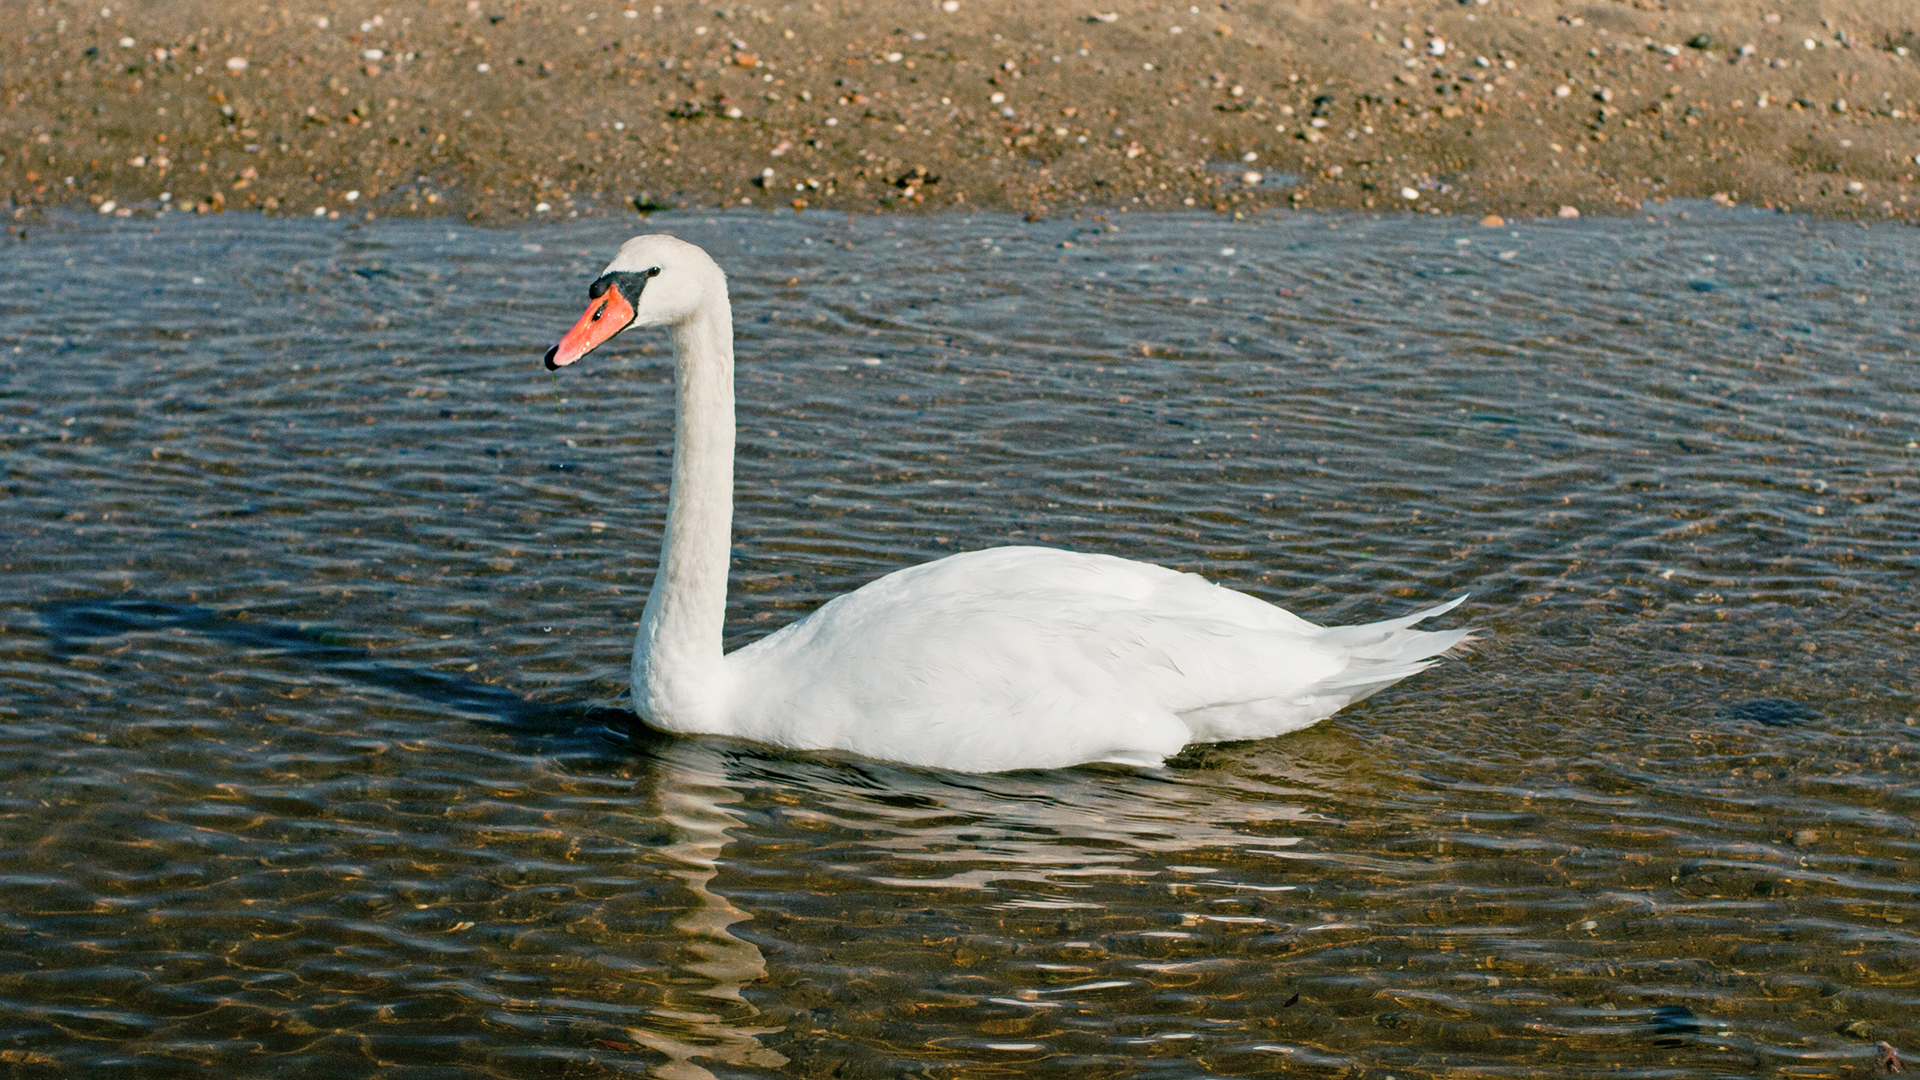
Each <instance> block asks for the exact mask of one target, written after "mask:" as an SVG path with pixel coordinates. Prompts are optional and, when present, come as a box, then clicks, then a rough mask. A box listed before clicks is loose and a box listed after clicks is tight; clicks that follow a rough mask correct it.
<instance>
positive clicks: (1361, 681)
mask: <svg viewBox="0 0 1920 1080" xmlns="http://www.w3.org/2000/svg"><path fill="white" fill-rule="evenodd" d="M1356 629H1358V628H1356ZM1472 640H1473V631H1472V630H1401V631H1399V632H1397V633H1395V634H1393V635H1392V636H1390V637H1388V638H1386V639H1384V640H1381V641H1378V642H1375V643H1373V644H1370V645H1365V646H1361V647H1358V648H1355V649H1354V650H1353V652H1352V654H1351V659H1350V660H1349V662H1348V663H1347V666H1346V667H1345V668H1344V669H1342V670H1341V672H1340V674H1338V675H1336V676H1334V677H1333V678H1331V679H1328V680H1326V681H1325V682H1322V683H1321V684H1320V685H1319V686H1318V687H1316V689H1319V690H1321V691H1322V692H1327V691H1338V692H1340V693H1341V694H1342V696H1344V697H1346V700H1345V701H1344V702H1342V703H1341V705H1342V707H1344V706H1346V705H1351V704H1353V703H1354V702H1356V701H1359V700H1361V699H1362V698H1367V697H1371V696H1373V695H1374V694H1377V693H1379V692H1380V691H1382V690H1385V689H1386V688H1387V687H1389V686H1392V685H1393V684H1394V683H1397V682H1399V681H1400V680H1401V679H1404V678H1406V677H1407V676H1409V675H1413V674H1416V673H1418V672H1422V671H1425V670H1427V669H1428V668H1430V667H1432V666H1433V665H1435V664H1437V663H1439V662H1440V658H1441V657H1442V656H1444V655H1445V654H1446V653H1447V652H1448V651H1449V650H1451V649H1453V648H1455V647H1457V646H1459V645H1462V644H1464V643H1466V642H1469V641H1472Z"/></svg>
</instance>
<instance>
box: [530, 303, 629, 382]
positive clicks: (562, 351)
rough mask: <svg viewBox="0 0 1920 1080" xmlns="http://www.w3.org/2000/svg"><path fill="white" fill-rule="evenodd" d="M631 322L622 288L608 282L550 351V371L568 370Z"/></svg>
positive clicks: (548, 353)
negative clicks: (557, 369)
mask: <svg viewBox="0 0 1920 1080" xmlns="http://www.w3.org/2000/svg"><path fill="white" fill-rule="evenodd" d="M632 322H633V305H632V304H630V303H628V302H627V298H626V297H624V296H622V295H620V286H619V285H617V284H613V283H609V284H608V285H607V291H606V292H604V293H601V294H600V295H599V296H598V297H597V298H595V299H594V300H593V302H592V303H590V304H588V305H587V311H586V314H584V315H582V316H580V321H579V322H577V323H574V324H573V329H571V330H569V331H567V332H566V335H565V336H563V337H562V338H561V339H560V344H558V345H555V346H554V347H553V348H551V349H548V350H547V370H548V371H552V370H554V369H555V368H563V367H566V366H567V365H568V364H571V363H573V362H574V361H575V360H578V359H580V358H581V357H583V356H585V355H587V354H588V353H590V352H592V351H593V350H595V349H597V348H599V347H600V346H601V345H603V344H605V343H606V341H607V339H609V338H611V337H613V335H615V334H617V333H619V332H620V331H622V330H625V329H626V328H627V326H628V325H629V324H631V323H632Z"/></svg>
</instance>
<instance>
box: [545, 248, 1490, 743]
mask: <svg viewBox="0 0 1920 1080" xmlns="http://www.w3.org/2000/svg"><path fill="white" fill-rule="evenodd" d="M591 295H592V297H593V303H592V304H591V305H590V306H589V307H588V310H587V313H586V314H585V315H583V316H582V317H581V319H580V322H579V323H578V324H576V325H575V327H574V328H573V330H571V331H569V332H568V334H567V336H566V337H565V338H563V339H562V340H561V342H560V344H559V345H558V346H556V347H555V349H554V351H553V352H550V353H548V356H547V363H548V365H549V366H552V367H559V366H561V365H564V364H569V363H572V362H573V361H574V360H577V359H579V358H580V357H581V356H583V355H585V354H586V353H587V352H589V351H591V350H592V349H593V348H595V347H597V346H598V345H599V344H601V343H602V342H604V341H606V340H607V339H609V338H611V337H612V336H613V335H614V334H616V333H618V332H619V331H621V330H623V329H625V328H626V327H627V326H628V325H642V326H661V325H664V326H669V327H672V329H673V331H674V345H675V350H674V351H675V358H676V376H677V377H676V387H677V394H678V406H679V411H678V419H677V423H676V429H675V442H674V464H673V486H672V489H671V490H670V492H669V494H668V499H667V501H668V508H667V524H666V534H665V536H664V538H663V539H662V542H661V552H660V565H659V570H658V572H657V575H656V577H655V579H654V587H653V591H652V593H651V594H650V595H649V596H648V598H647V606H646V611H645V613H644V615H643V616H642V617H641V622H640V633H639V637H638V640H637V641H636V643H635V646H634V654H633V698H634V707H635V709H636V710H637V711H638V712H639V714H640V715H641V717H642V718H643V719H645V720H646V721H647V723H649V724H651V725H652V726H654V727H657V728H660V729H663V730H666V731H672V732H681V733H687V734H716V735H731V736H735V737H738V738H744V739H752V740H755V741H758V742H764V743H770V744H773V745H776V746H784V747H790V748H794V749H799V750H844V751H851V752H853V753H856V754H861V755H864V756H867V757H874V758H883V759H886V760H891V761H901V762H906V763H909V764H914V765H926V766H935V767H940V768H948V769H957V770H962V771H968V772H992V771H999V770H1004V769H1023V768H1052V767H1057V766H1064V765H1076V764H1080V763H1082V762H1088V761H1116V762H1126V763H1130V764H1137V765H1158V764H1159V763H1160V762H1161V761H1162V760H1164V759H1165V758H1166V757H1167V756H1168V755H1170V754H1172V753H1174V752H1175V751H1178V750H1179V749H1180V748H1181V747H1183V746H1185V745H1186V744H1188V743H1190V742H1218V741H1225V740H1233V739H1258V738H1266V737H1269V736H1273V735H1279V734H1283V733H1285V732H1289V731H1296V730H1298V729H1300V728H1303V727H1306V726H1308V725H1310V724H1313V723H1315V722H1317V721H1319V720H1322V719H1324V718H1326V717H1327V716H1330V715H1332V714H1333V713H1334V712H1335V711H1336V710H1338V709H1340V708H1342V707H1343V706H1345V705H1348V704H1350V703H1351V702H1354V701H1358V700H1359V699H1360V698H1363V697H1365V696H1367V695H1368V694H1371V693H1373V692H1374V691H1376V690H1379V689H1381V688H1382V687H1385V686H1388V685H1390V684H1392V683H1394V682H1397V681H1399V680H1400V679H1403V678H1405V677H1406V676H1408V675H1411V674H1413V673H1414V672H1416V671H1419V670H1421V669H1423V668H1425V667H1427V666H1428V665H1430V664H1432V663H1434V662H1435V660H1436V659H1437V658H1438V657H1439V656H1440V654H1441V653H1443V652H1445V651H1446V650H1447V649H1449V648H1452V647H1453V646H1454V645H1456V644H1458V643H1459V642H1460V641H1462V640H1463V639H1464V638H1465V637H1466V636H1467V631H1464V630H1451V631H1443V632H1438V633H1434V632H1427V631H1421V630H1414V629H1411V628H1410V627H1411V626H1412V624H1413V623H1416V622H1418V621H1420V620H1421V619H1424V618H1427V617H1429V616H1431V615H1436V614H1439V613H1440V612H1443V611H1446V610H1448V609H1449V608H1451V607H1452V606H1453V604H1445V605H1441V606H1440V607H1436V608H1431V609H1428V610H1426V611H1422V612H1419V613H1417V614H1414V615H1410V616H1407V617H1405V618H1401V619H1397V620H1392V621H1388V622H1378V623H1371V624H1367V625H1364V626H1344V627H1323V626H1316V625H1315V624H1313V623H1310V622H1307V621H1306V620H1304V619H1301V618H1300V617H1298V616H1296V615H1293V614H1290V613H1288V612H1286V611H1284V610H1282V609H1280V608H1277V607H1275V606H1273V605H1272V604H1268V603H1266V602H1265V601H1262V600H1257V599H1254V598H1253V597H1251V596H1247V595H1246V594H1244V593H1238V592H1234V591H1233V590H1231V589H1225V588H1221V587H1220V586H1218V585H1214V584H1211V583H1209V582H1207V581H1205V580H1204V579H1202V578H1200V577H1198V576H1197V575H1193V574H1183V573H1179V572H1177V571H1173V570H1168V569H1165V568H1164V567H1159V566H1153V565H1151V564H1148V563H1140V562H1134V561H1131V560H1128V559H1120V558H1115V557H1113V556H1110V555H1085V554H1078V553H1075V552H1069V551H1059V550H1055V549H1052V548H1038V547H1004V548H992V549H989V550H986V551H972V552H966V553H963V554H959V555H952V556H949V557H947V558H944V559H939V560H936V561H934V562H930V563H925V564H922V565H919V566H913V567H909V568H907V569H905V570H899V571H896V572H894V573H891V574H888V575H886V576H885V577H882V578H880V579H879V580H877V581H874V582H871V583H869V584H867V585H865V586H863V587H861V588H859V589H857V590H855V591H853V592H851V593H848V594H846V595H844V596H841V597H838V598H836V599H834V600H832V601H831V602H829V603H827V604H826V605H825V606H823V607H821V608H820V609H819V610H817V611H815V612H814V613H813V614H811V615H809V616H807V617H806V618H804V619H801V620H800V621H798V622H796V623H793V624H791V625H789V626H786V627H784V628H782V629H781V630H779V631H777V632H775V633H773V634H771V635H769V636H768V637H765V638H763V639H761V640H759V641H756V642H754V643H753V644H751V645H748V646H746V647H745V648H742V649H738V650H736V651H735V652H733V653H731V654H727V655H722V652H721V644H720V643H721V627H722V623H723V619H724V616H725V609H726V591H727V563H728V552H729V543H730V532H731V529H732V515H733V492H732V488H733V438H734V422H733V332H732V315H731V309H730V308H729V306H728V303H727V294H726V280H725V277H724V275H722V274H721V272H720V268H719V267H718V266H716V265H715V264H714V263H713V261H712V260H711V259H710V258H708V257H707V254H706V253H705V252H703V251H701V250H700V249H699V248H697V247H694V246H693V245H691V244H687V243H684V242H682V241H679V240H675V239H673V238H671V237H667V236H642V237H636V238H634V239H633V240H630V241H628V242H627V243H626V245H625V246H623V247H622V248H621V249H620V254H619V255H618V256H617V257H615V259H614V260H613V262H612V263H611V264H610V265H609V266H608V267H607V272H606V274H604V275H603V276H602V277H601V278H600V279H599V280H597V281H596V282H595V283H594V288H593V290H592V292H591ZM1458 602H1459V601H1457V600H1456V601H1454V603H1458Z"/></svg>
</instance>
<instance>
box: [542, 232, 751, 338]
mask: <svg viewBox="0 0 1920 1080" xmlns="http://www.w3.org/2000/svg"><path fill="white" fill-rule="evenodd" d="M726 294H727V278H726V275H725V274H723V273H721V271H720V265H719V264H718V263H716V262H714V261H713V259H712V258H711V257H710V256H708V254H707V253H706V252H704V251H702V250H700V249H699V248H697V247H695V246H694V245H692V244H689V243H687V242H686V241H685V240H677V239H675V238H673V237H671V236H666V235H663V234H658V233H656V234H654V235H652V236H636V237H634V238H633V239H631V240H629V241H627V242H626V243H624V244H622V245H620V254H618V255H615V256H614V257H613V261H612V262H610V263H608V264H607V269H606V270H605V271H604V272H603V273H602V274H601V275H600V276H599V277H597V278H595V279H594V280H593V284H592V285H590V286H588V287H587V300H588V303H587V312H586V314H584V315H582V316H580V321H579V322H576V323H574V324H573V329H571V330H569V331H567V333H566V336H564V337H562V338H561V339H560V344H558V345H555V346H554V347H553V348H551V349H548V350H547V370H549V371H551V370H553V369H554V368H560V367H565V366H567V365H568V364H571V363H573V362H574V361H575V360H578V359H580V358H581V357H583V356H585V355H587V354H588V353H590V352H592V351H593V350H595V349H597V348H599V347H600V346H601V345H602V344H603V343H605V342H606V341H607V340H609V339H610V338H612V337H613V335H615V334H617V333H619V332H620V331H622V330H625V329H626V328H627V327H629V326H677V325H679V324H680V323H683V322H686V321H687V320H688V319H691V318H693V316H694V315H695V314H696V313H697V312H699V310H700V309H701V308H702V307H704V306H706V305H707V304H709V303H711V302H712V301H713V299H714V298H715V297H717V296H725V295H726Z"/></svg>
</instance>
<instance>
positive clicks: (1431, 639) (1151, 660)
mask: <svg viewBox="0 0 1920 1080" xmlns="http://www.w3.org/2000/svg"><path fill="white" fill-rule="evenodd" d="M1451 606H1452V605H1446V607H1451ZM1446 607H1442V608H1435V609H1433V610H1431V611H1426V612H1421V613H1420V614H1417V615H1414V616H1410V617H1408V618H1404V619H1399V620H1395V621H1393V622H1387V623H1374V624H1370V625H1366V626H1352V627H1336V628H1331V629H1330V628H1327V627H1321V626H1316V625H1314V624H1313V623H1310V622H1307V621H1306V620H1304V619H1301V618H1299V617H1298V616H1295V615H1292V614H1290V613H1288V612H1286V611H1284V610H1282V609H1280V608H1278V607H1275V606H1273V605H1272V604H1268V603H1266V602H1264V601H1261V600H1257V599H1255V598H1253V597H1251V596H1247V595H1245V594H1243V593H1238V592H1234V591H1233V590H1231V589H1225V588H1221V587H1220V586H1218V585H1214V584H1212V583H1210V582H1208V581H1206V580H1205V579H1203V578H1201V577H1199V576H1198V575H1195V574H1185V573H1180V572H1178V571H1175V570H1169V569H1166V568H1164V567H1159V566H1153V565H1151V564H1147V563H1140V562H1133V561H1131V560H1128V559H1120V558H1115V557H1113V556H1109V555H1088V554H1080V553H1076V552H1068V551H1059V550H1055V549H1052V548H1037V547H1006V548H993V549H990V550H986V551H975V552H967V553H964V554H960V555H954V556H950V557H948V558H945V559H940V560H938V561H935V562H931V563H925V564H922V565H919V566H914V567H910V568H908V569H905V570H901V571H898V572H896V573H893V574H889V575H887V576H886V577H883V578H880V579H879V580H877V581H874V582H872V583H871V584H869V585H867V586H865V587H864V588H861V589H858V590H856V591H854V592H852V593H848V594H847V595H844V596H841V597H839V598H837V599H835V600H833V601H831V602H829V603H828V604H826V605H825V606H823V607H821V608H820V609H819V610H818V611H815V612H814V613H813V614H812V615H809V616H808V617H806V618H805V619H802V620H800V621H799V622H796V623H794V624H792V625H790V626H787V627H785V628H783V629H781V630H779V631H777V632H776V633H774V634H772V635H770V636H768V637H767V638H764V639H762V640H761V641H758V642H755V643H754V644H752V645H750V646H748V647H746V648H744V649H741V650H739V651H737V652H735V653H733V654H731V655H730V656H728V657H727V660H726V668H727V683H728V689H727V694H728V704H727V706H726V708H725V710H724V711H725V714H726V716H727V727H728V728H729V730H728V731H726V732H725V733H726V734H732V735H737V736H740V737H743V738H750V739H755V740H759V741H763V742H771V743H776V744H779V745H784V746H791V747H795V748H800V749H829V748H838V749H843V750H850V751H853V752H855V753H859V754H863V755H866V756H869V757H878V758H887V759H891V760H895V761H904V762H908V763H912V764H920V765H929V766H937V767H944V768H952V769H960V770H966V771H982V772H984V771H993V770H998V769H1008V768H1049V767H1055V766H1062V765H1072V764H1077V763H1079V762H1085V761H1101V760H1105V761H1124V762H1131V763H1137V764H1158V763H1159V762H1160V761H1161V760H1162V759H1164V758H1165V757H1166V756H1167V755H1169V754H1172V753H1174V752H1175V751H1177V750H1179V749H1180V748H1181V747H1182V746H1184V745H1186V744H1187V743H1189V742H1216V741H1221V740H1228V739H1252V738H1264V737H1267V736H1271V735H1277V734H1281V733H1283V732H1287V731H1293V730H1297V729H1299V728H1302V727H1306V726H1307V725H1309V724H1312V723H1314V722H1316V721H1318V720H1321V719H1323V718H1325V717H1326V716H1328V715H1330V714H1332V713H1333V712H1334V711H1335V710H1337V709H1339V708H1341V707H1342V706H1344V705H1347V704H1349V703H1350V702H1353V701H1357V700H1359V699H1360V698H1362V697H1365V696H1366V695H1368V694H1370V693H1373V692H1374V691H1376V690H1378V689H1380V688H1382V687H1384V686H1387V685H1389V684H1391V683H1393V682H1395V681H1397V680H1399V679H1402V678H1405V677H1406V676H1408V675H1411V674H1413V673H1414V672H1416V671H1419V670H1420V669H1422V668H1424V667H1426V666H1428V665H1429V664H1431V663H1433V662H1434V659H1435V658H1436V657H1437V656H1438V655H1439V654H1440V653H1442V652H1444V651H1445V650H1446V649H1448V648H1450V647H1452V646H1453V645H1455V644H1457V643H1458V642H1459V641H1461V640H1462V639H1463V638H1464V637H1465V636H1466V631H1448V632H1441V633H1429V632H1424V631H1419V630H1412V629H1409V627H1410V625H1411V624H1412V623H1414V622H1416V621H1418V620H1419V619H1421V618H1424V617H1426V616H1428V615H1432V614H1437V613H1438V612H1440V611H1443V610H1446Z"/></svg>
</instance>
